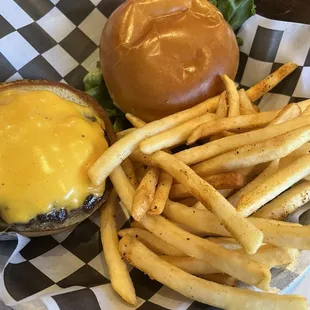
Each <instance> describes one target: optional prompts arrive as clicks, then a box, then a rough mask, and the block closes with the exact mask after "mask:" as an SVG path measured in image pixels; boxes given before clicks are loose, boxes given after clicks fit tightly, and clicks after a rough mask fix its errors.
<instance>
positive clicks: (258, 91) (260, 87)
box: [246, 62, 298, 102]
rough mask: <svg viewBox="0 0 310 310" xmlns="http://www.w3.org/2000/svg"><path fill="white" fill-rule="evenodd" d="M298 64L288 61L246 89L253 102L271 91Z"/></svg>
mask: <svg viewBox="0 0 310 310" xmlns="http://www.w3.org/2000/svg"><path fill="white" fill-rule="evenodd" d="M296 68H298V65H296V64H294V63H292V62H288V63H286V64H284V65H282V66H281V67H280V68H279V69H277V70H276V71H274V72H273V73H271V74H270V75H268V76H267V77H266V78H265V79H263V80H262V81H260V82H258V83H257V84H256V85H255V86H254V87H251V88H250V89H248V90H247V91H246V93H247V95H248V96H249V98H250V100H251V101H252V102H255V101H256V100H257V99H259V98H260V97H262V95H263V94H265V93H267V92H269V91H270V90H271V89H272V88H274V87H275V86H276V85H278V84H279V83H280V82H281V81H282V80H283V79H284V78H286V77H287V76H288V75H289V74H291V73H292V72H293V71H294V70H295V69H296Z"/></svg>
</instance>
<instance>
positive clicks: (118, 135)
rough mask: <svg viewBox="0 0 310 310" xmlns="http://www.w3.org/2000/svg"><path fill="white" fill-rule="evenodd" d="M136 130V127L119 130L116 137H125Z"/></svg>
mask: <svg viewBox="0 0 310 310" xmlns="http://www.w3.org/2000/svg"><path fill="white" fill-rule="evenodd" d="M134 130H135V128H128V129H125V130H122V131H119V132H117V133H116V139H117V140H119V139H121V138H123V137H125V136H126V135H128V134H129V133H131V132H133V131H134Z"/></svg>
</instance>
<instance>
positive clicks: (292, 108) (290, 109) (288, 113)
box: [268, 103, 301, 126]
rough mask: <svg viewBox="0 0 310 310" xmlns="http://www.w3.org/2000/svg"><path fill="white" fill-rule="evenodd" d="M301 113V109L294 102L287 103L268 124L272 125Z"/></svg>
mask: <svg viewBox="0 0 310 310" xmlns="http://www.w3.org/2000/svg"><path fill="white" fill-rule="evenodd" d="M300 114H301V109H300V107H299V105H297V104H296V103H292V104H289V105H287V106H285V107H284V108H282V109H281V111H280V112H279V114H278V115H277V116H276V117H275V118H274V119H273V120H272V121H271V122H270V123H269V125H268V126H274V125H277V124H281V123H284V122H286V121H288V120H290V119H294V118H296V117H298V116H300Z"/></svg>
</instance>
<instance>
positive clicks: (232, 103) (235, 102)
mask: <svg viewBox="0 0 310 310" xmlns="http://www.w3.org/2000/svg"><path fill="white" fill-rule="evenodd" d="M222 81H223V82H224V84H225V87H226V91H227V101H228V117H234V116H238V115H240V99H239V94H238V91H237V88H236V86H235V83H234V81H233V80H231V79H230V78H229V77H228V76H227V75H226V74H223V75H222Z"/></svg>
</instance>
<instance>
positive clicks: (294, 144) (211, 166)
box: [192, 125, 310, 176]
mask: <svg viewBox="0 0 310 310" xmlns="http://www.w3.org/2000/svg"><path fill="white" fill-rule="evenodd" d="M309 140H310V125H307V126H304V127H301V128H297V129H294V130H292V131H289V132H286V133H284V134H282V135H280V136H277V137H274V138H271V139H268V140H265V141H262V142H259V143H253V144H248V145H245V146H242V147H240V148H237V149H235V150H233V151H230V152H228V153H224V154H221V155H219V156H217V157H214V158H211V159H209V160H206V161H203V162H201V163H198V164H196V165H194V166H193V167H192V169H193V170H194V171H195V172H196V173H197V174H199V175H203V176H206V175H212V174H217V173H224V172H228V171H233V170H236V169H239V168H246V167H251V166H255V165H258V164H260V163H266V162H269V161H272V160H276V159H278V158H282V157H285V156H287V155H288V154H290V153H292V152H293V151H294V150H296V149H298V148H300V147H301V146H302V145H303V144H305V143H306V142H308V141H309Z"/></svg>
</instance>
